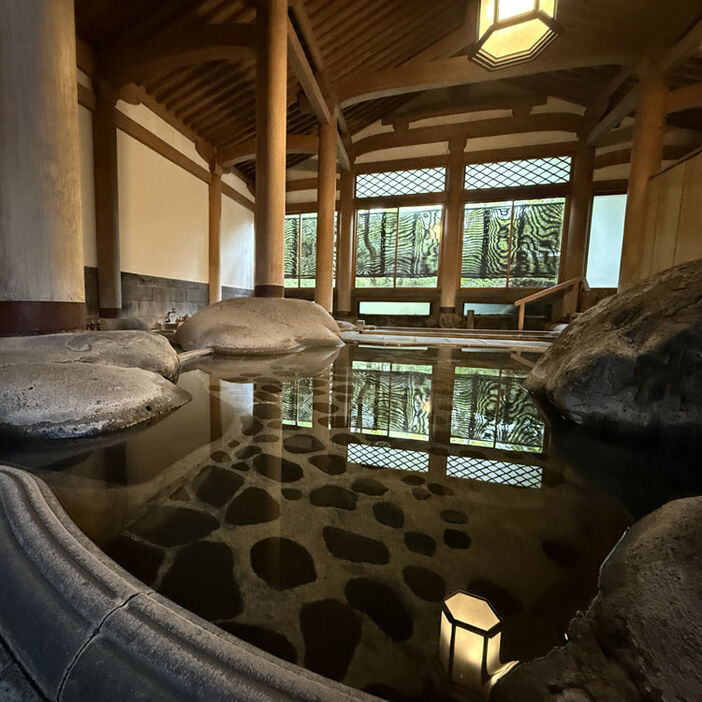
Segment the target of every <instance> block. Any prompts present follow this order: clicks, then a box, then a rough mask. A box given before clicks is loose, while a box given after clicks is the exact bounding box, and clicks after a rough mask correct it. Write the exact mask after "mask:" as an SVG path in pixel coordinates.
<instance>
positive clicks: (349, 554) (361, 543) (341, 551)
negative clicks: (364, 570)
mask: <svg viewBox="0 0 702 702" xmlns="http://www.w3.org/2000/svg"><path fill="white" fill-rule="evenodd" d="M322 536H323V537H324V543H325V544H326V545H327V549H329V552H330V553H331V554H332V555H333V556H336V557H337V558H341V559H343V560H346V561H353V562H355V563H378V564H384V563H388V561H389V560H390V552H389V551H388V549H387V546H385V544H384V543H382V541H376V540H375V539H370V538H368V537H367V536H362V535H361V534H355V533H354V532H352V531H346V530H345V529H339V528H338V527H333V526H325V527H324V529H323V531H322Z"/></svg>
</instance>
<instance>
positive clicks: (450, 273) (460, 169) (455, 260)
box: [439, 137, 466, 314]
mask: <svg viewBox="0 0 702 702" xmlns="http://www.w3.org/2000/svg"><path fill="white" fill-rule="evenodd" d="M465 145H466V140H465V138H463V137H458V138H454V139H451V140H450V141H449V164H448V173H447V179H448V181H447V185H448V202H447V205H446V212H445V219H444V232H443V238H442V241H441V251H440V257H439V285H440V287H441V303H440V308H441V309H440V312H441V313H442V314H446V313H449V314H452V313H455V312H456V291H457V290H458V283H459V280H460V269H461V256H460V252H461V236H462V234H463V191H464V185H463V183H464V172H465V159H464V156H463V151H464V149H465Z"/></svg>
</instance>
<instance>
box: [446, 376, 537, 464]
mask: <svg viewBox="0 0 702 702" xmlns="http://www.w3.org/2000/svg"><path fill="white" fill-rule="evenodd" d="M525 377H526V373H522V372H519V371H509V370H496V369H494V370H493V369H490V368H456V375H455V383H454V390H453V412H452V415H451V442H452V443H455V444H469V445H471V446H490V447H492V448H499V449H504V450H506V451H531V452H535V453H538V452H540V451H542V450H543V447H544V422H543V420H542V419H541V417H540V415H539V411H538V410H537V409H536V406H535V405H534V403H533V402H532V400H531V398H530V397H529V393H528V392H527V390H526V388H525V387H524V385H523V380H524V378H525Z"/></svg>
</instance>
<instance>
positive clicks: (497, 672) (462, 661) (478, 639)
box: [439, 591, 514, 690]
mask: <svg viewBox="0 0 702 702" xmlns="http://www.w3.org/2000/svg"><path fill="white" fill-rule="evenodd" d="M501 640H502V625H501V622H500V619H499V617H498V616H497V614H495V611H494V610H493V608H492V607H491V606H490V603H489V602H488V601H487V600H486V599H484V598H482V597H478V596H477V595H471V594H469V593H467V592H461V591H458V592H455V593H454V594H453V595H451V596H450V597H448V598H446V599H445V600H444V604H443V608H442V612H441V633H440V640H439V658H440V660H441V663H442V665H443V667H444V669H445V670H446V672H447V674H448V677H449V679H450V681H451V682H452V683H457V684H459V685H461V686H463V687H467V688H470V689H473V690H480V689H482V688H484V687H485V686H489V685H491V684H492V682H494V681H495V680H496V679H497V677H500V676H501V675H503V674H504V673H505V672H506V671H507V670H508V669H509V668H511V667H512V666H513V665H514V663H510V664H507V665H503V664H501V663H500V643H501Z"/></svg>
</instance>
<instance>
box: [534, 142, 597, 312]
mask: <svg viewBox="0 0 702 702" xmlns="http://www.w3.org/2000/svg"><path fill="white" fill-rule="evenodd" d="M594 164H595V149H594V148H592V147H591V146H588V145H587V144H585V143H582V142H581V143H580V144H579V145H578V149H577V151H576V152H575V157H574V159H573V180H572V184H571V195H570V216H569V218H568V229H567V239H566V242H565V260H564V261H563V281H566V280H570V279H571V278H578V277H580V276H584V275H585V261H586V254H587V252H586V249H587V241H588V228H589V226H590V211H591V209H592V175H593V169H594ZM579 294H580V285H576V286H574V287H572V288H571V289H570V290H569V291H568V292H566V293H565V294H564V295H563V301H562V307H561V311H562V314H563V315H564V316H566V317H569V316H570V315H572V314H574V313H575V312H577V311H578V298H579ZM523 309H524V308H523V307H522V308H520V311H522V310H523Z"/></svg>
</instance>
